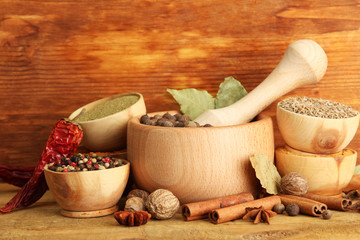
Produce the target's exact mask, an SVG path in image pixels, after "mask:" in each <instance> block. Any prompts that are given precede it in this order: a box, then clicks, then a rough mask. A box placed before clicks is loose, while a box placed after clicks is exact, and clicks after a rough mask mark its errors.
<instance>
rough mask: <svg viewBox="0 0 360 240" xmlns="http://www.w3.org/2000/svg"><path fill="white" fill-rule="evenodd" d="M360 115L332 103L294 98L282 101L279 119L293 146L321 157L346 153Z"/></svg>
mask: <svg viewBox="0 0 360 240" xmlns="http://www.w3.org/2000/svg"><path fill="white" fill-rule="evenodd" d="M359 116H360V115H359V112H357V111H355V110H354V109H352V108H351V107H349V106H346V105H344V104H341V103H336V102H333V101H329V100H322V99H315V98H308V97H293V98H287V99H284V100H282V101H280V102H279V103H278V105H277V111H276V119H277V123H278V127H279V130H280V133H281V135H282V137H283V138H284V140H285V142H286V144H287V145H289V146H290V147H292V148H294V149H297V150H300V151H304V152H308V153H319V154H330V153H336V152H339V151H341V150H343V149H344V148H345V147H346V146H347V145H348V144H349V143H350V142H351V140H352V139H353V138H354V136H355V134H356V131H357V128H358V126H359Z"/></svg>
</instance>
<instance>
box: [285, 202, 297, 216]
mask: <svg viewBox="0 0 360 240" xmlns="http://www.w3.org/2000/svg"><path fill="white" fill-rule="evenodd" d="M285 211H286V212H287V214H288V215H289V216H297V215H298V214H299V212H300V208H299V205H297V204H296V203H291V204H289V205H287V206H286V208H285Z"/></svg>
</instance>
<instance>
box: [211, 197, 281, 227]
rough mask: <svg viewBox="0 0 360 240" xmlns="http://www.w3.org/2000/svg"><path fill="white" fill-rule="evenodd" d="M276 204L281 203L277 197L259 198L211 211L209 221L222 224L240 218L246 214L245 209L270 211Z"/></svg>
mask: <svg viewBox="0 0 360 240" xmlns="http://www.w3.org/2000/svg"><path fill="white" fill-rule="evenodd" d="M278 203H281V200H280V197H279V196H270V197H265V198H260V199H257V200H253V201H248V202H244V203H240V204H236V205H233V206H230V207H225V208H220V209H216V210H213V211H211V212H210V214H209V219H210V221H211V222H212V223H223V222H227V221H231V220H234V219H238V218H242V217H243V216H244V215H245V213H246V208H250V207H261V206H263V207H264V208H265V209H272V208H273V207H274V206H275V205H276V204H278Z"/></svg>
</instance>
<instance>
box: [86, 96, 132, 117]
mask: <svg viewBox="0 0 360 240" xmlns="http://www.w3.org/2000/svg"><path fill="white" fill-rule="evenodd" d="M138 100H139V96H137V95H126V96H121V97H117V98H114V99H112V100H109V101H106V102H103V103H101V104H99V105H97V106H96V107H95V108H93V109H90V110H88V111H86V112H85V113H84V114H83V115H82V116H81V117H80V120H79V122H88V121H92V120H95V119H99V118H104V117H107V116H110V115H112V114H114V113H117V112H121V111H123V110H125V109H126V108H128V107H130V106H131V105H133V104H135V103H136V102H137V101H138Z"/></svg>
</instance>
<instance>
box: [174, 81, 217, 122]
mask: <svg viewBox="0 0 360 240" xmlns="http://www.w3.org/2000/svg"><path fill="white" fill-rule="evenodd" d="M167 91H168V92H169V93H170V94H171V95H172V96H173V97H174V98H175V100H176V101H177V102H178V103H179V104H180V111H181V112H182V113H184V114H187V115H189V116H190V118H191V119H192V120H194V119H195V118H196V117H197V116H199V115H200V114H202V113H203V112H205V111H206V110H208V109H214V108H215V102H214V98H213V96H211V95H210V94H209V93H208V92H207V91H206V90H201V91H200V90H197V89H195V88H188V89H182V90H175V89H167Z"/></svg>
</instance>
